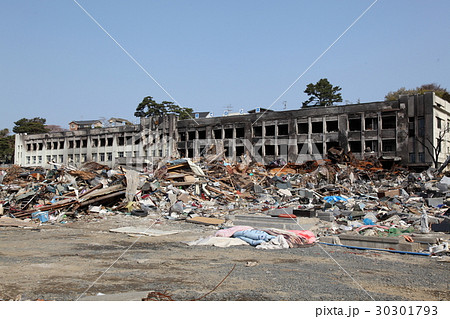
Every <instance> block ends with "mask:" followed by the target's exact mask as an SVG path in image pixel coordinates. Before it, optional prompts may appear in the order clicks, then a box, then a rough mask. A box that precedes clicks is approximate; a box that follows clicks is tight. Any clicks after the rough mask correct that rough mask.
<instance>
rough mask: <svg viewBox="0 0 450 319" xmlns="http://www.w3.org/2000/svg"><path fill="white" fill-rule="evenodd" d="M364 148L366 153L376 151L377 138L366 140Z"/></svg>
mask: <svg viewBox="0 0 450 319" xmlns="http://www.w3.org/2000/svg"><path fill="white" fill-rule="evenodd" d="M364 149H365V151H366V152H367V153H370V152H378V141H377V140H368V141H367V140H366V141H365V147H364Z"/></svg>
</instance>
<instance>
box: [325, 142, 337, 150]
mask: <svg viewBox="0 0 450 319" xmlns="http://www.w3.org/2000/svg"><path fill="white" fill-rule="evenodd" d="M332 147H340V145H339V142H334V141H333V142H327V143H326V151H327V152H328V150H329V149H330V148H332Z"/></svg>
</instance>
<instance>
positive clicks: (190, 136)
mask: <svg viewBox="0 0 450 319" xmlns="http://www.w3.org/2000/svg"><path fill="white" fill-rule="evenodd" d="M188 140H189V141H192V140H195V131H191V132H188Z"/></svg>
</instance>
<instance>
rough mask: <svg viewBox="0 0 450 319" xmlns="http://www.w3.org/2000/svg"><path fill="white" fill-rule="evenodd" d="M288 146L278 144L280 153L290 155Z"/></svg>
mask: <svg viewBox="0 0 450 319" xmlns="http://www.w3.org/2000/svg"><path fill="white" fill-rule="evenodd" d="M288 147H289V145H287V144H282V145H278V155H280V156H287V155H288Z"/></svg>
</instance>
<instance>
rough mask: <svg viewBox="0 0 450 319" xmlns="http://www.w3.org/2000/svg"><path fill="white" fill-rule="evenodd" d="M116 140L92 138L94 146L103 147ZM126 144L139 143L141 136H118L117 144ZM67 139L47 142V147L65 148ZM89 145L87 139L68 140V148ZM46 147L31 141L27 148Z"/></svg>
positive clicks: (37, 148) (33, 149)
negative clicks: (134, 137)
mask: <svg viewBox="0 0 450 319" xmlns="http://www.w3.org/2000/svg"><path fill="white" fill-rule="evenodd" d="M113 142H114V138H113V137H109V138H99V139H96V138H94V139H92V147H99V146H100V147H103V146H112V145H113ZM125 143H126V145H132V144H139V143H140V138H136V139H134V143H133V138H132V137H129V138H125V137H118V138H117V145H118V146H124V145H125ZM64 146H65V141H56V142H47V144H46V148H47V149H48V150H52V149H53V150H57V149H64ZM86 147H87V139H83V140H75V141H73V140H69V141H68V148H86ZM43 148H44V143H29V144H27V150H28V151H37V150H39V151H42V149H43Z"/></svg>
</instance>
